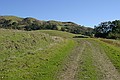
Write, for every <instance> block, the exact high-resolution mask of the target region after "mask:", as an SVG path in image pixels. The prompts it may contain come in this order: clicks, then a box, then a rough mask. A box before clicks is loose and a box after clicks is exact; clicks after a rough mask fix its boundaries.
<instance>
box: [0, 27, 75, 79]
mask: <svg viewBox="0 0 120 80" xmlns="http://www.w3.org/2000/svg"><path fill="white" fill-rule="evenodd" d="M48 32H49V31H48ZM53 33H56V34H55V35H54V34H53ZM62 34H65V33H62V32H61V33H57V32H56V31H55V32H54V31H52V33H51V32H50V33H47V32H45V33H43V32H42V31H31V32H27V31H16V30H4V29H1V30H0V55H1V56H0V79H1V80H57V79H56V77H57V74H56V73H57V71H59V69H60V68H61V66H62V62H63V61H64V59H65V58H66V56H67V55H68V54H69V53H70V51H71V50H72V48H73V47H74V46H75V43H74V41H73V40H71V39H68V38H67V37H66V39H64V38H63V39H62V40H60V41H59V42H57V41H55V40H54V39H53V37H54V36H57V35H60V36H62ZM53 35H54V36H53ZM65 35H68V34H67V33H66V34H65ZM68 36H69V35H68ZM70 36H71V35H70ZM63 37H64V36H63Z"/></svg>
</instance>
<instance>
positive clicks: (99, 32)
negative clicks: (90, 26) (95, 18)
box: [94, 20, 120, 39]
mask: <svg viewBox="0 0 120 80" xmlns="http://www.w3.org/2000/svg"><path fill="white" fill-rule="evenodd" d="M94 33H95V37H101V38H108V39H120V20H115V21H107V22H102V23H100V24H99V25H98V26H95V28H94Z"/></svg>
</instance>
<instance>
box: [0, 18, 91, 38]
mask: <svg viewBox="0 0 120 80" xmlns="http://www.w3.org/2000/svg"><path fill="white" fill-rule="evenodd" d="M0 28H5V29H18V30H27V31H31V30H60V31H66V32H70V33H75V34H84V35H89V36H90V35H92V33H93V29H92V28H89V27H84V26H81V25H78V24H76V23H74V22H61V21H54V20H50V21H42V20H37V19H35V18H31V17H27V18H21V17H16V16H0Z"/></svg>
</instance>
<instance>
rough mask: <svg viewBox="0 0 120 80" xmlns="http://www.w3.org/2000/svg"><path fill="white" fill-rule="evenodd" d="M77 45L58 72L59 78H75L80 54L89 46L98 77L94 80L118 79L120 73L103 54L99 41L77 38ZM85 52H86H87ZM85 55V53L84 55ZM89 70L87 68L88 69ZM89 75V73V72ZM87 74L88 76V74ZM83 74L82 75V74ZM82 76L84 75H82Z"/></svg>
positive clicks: (62, 79) (67, 79) (75, 79)
mask: <svg viewBox="0 0 120 80" xmlns="http://www.w3.org/2000/svg"><path fill="white" fill-rule="evenodd" d="M76 41H77V42H78V46H77V47H76V48H75V49H74V50H73V51H72V53H71V55H70V56H69V58H68V60H67V62H66V63H65V66H64V68H63V69H62V71H61V72H60V75H59V80H77V79H78V78H76V76H78V73H81V72H79V71H82V70H79V69H80V66H82V65H83V64H80V63H79V62H80V60H81V61H82V59H83V58H82V56H83V55H85V54H86V53H85V52H87V51H85V50H87V49H86V48H88V46H89V47H90V52H89V53H90V55H91V56H92V57H91V59H92V61H93V64H92V65H94V66H95V68H96V69H95V70H96V72H97V73H98V79H94V80H120V74H119V73H118V71H117V70H116V69H115V67H114V65H113V64H112V63H111V61H110V60H109V58H108V57H107V55H106V54H105V52H104V50H103V49H102V48H101V47H100V46H99V43H97V42H94V41H93V40H89V39H88V40H87V39H79V40H78V39H77V40H76ZM89 53H87V54H89ZM85 56H86V55H85ZM88 70H89V69H88ZM89 75H91V74H89ZM89 75H88V76H89ZM83 76H84V75H83ZM83 78H84V77H83ZM83 78H81V79H80V78H79V80H92V79H90V78H89V79H85V78H84V79H83Z"/></svg>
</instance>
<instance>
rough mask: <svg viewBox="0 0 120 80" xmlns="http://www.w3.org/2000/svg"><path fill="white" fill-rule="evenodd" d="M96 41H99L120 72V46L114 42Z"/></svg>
mask: <svg viewBox="0 0 120 80" xmlns="http://www.w3.org/2000/svg"><path fill="white" fill-rule="evenodd" d="M95 41H97V42H99V44H100V47H101V48H102V49H103V50H104V51H105V53H106V54H107V56H108V57H109V59H110V60H111V62H112V63H113V65H114V66H115V67H116V69H117V70H118V71H119V72H120V48H119V47H117V46H115V45H113V44H109V43H106V42H103V41H99V40H95Z"/></svg>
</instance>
